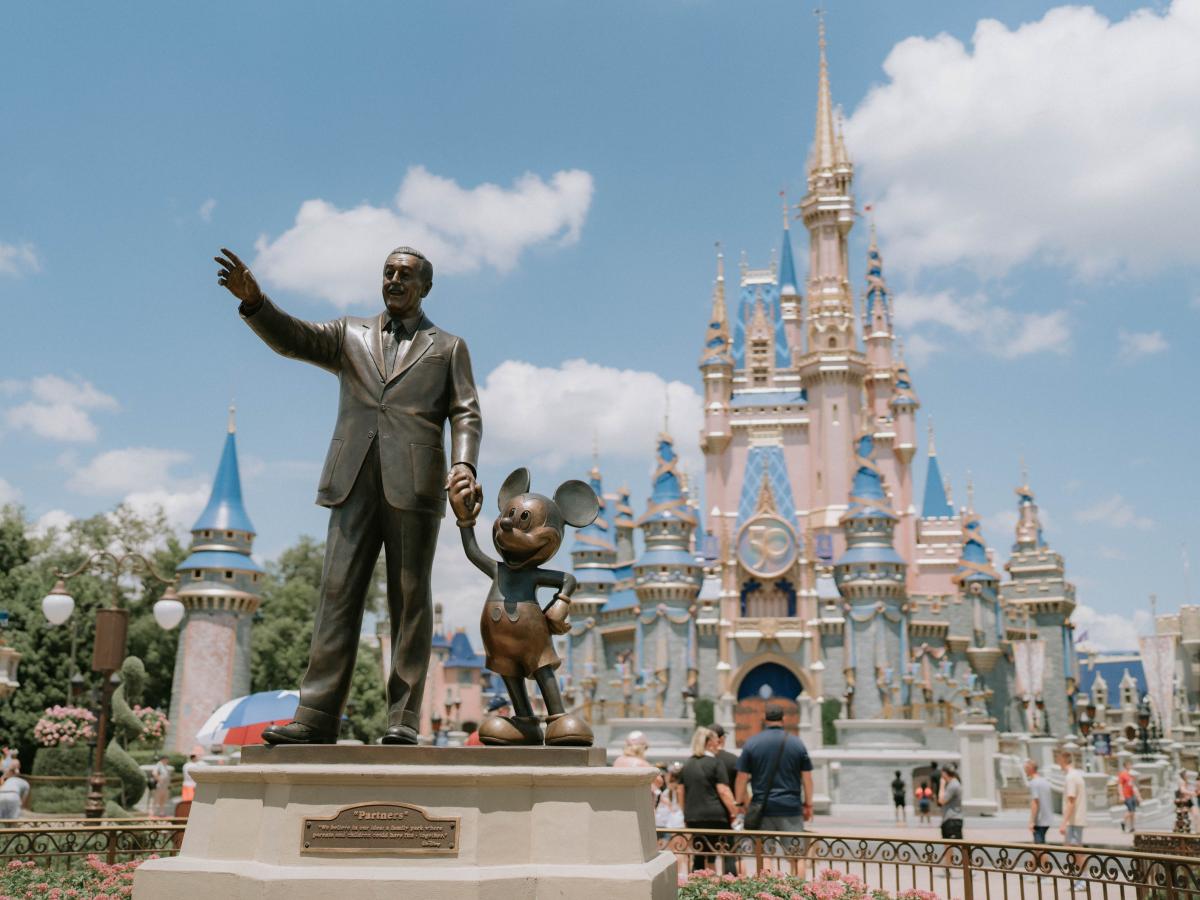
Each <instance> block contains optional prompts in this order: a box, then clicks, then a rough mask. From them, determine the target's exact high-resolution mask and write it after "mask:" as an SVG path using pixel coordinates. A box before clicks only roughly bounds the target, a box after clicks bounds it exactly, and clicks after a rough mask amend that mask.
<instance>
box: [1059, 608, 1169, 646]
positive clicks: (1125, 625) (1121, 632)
mask: <svg viewBox="0 0 1200 900" xmlns="http://www.w3.org/2000/svg"><path fill="white" fill-rule="evenodd" d="M1071 621H1072V622H1074V623H1075V634H1076V636H1077V637H1079V638H1081V640H1080V646H1082V647H1084V648H1091V649H1095V650H1136V649H1137V639H1138V635H1139V634H1147V633H1149V631H1150V626H1151V621H1150V613H1149V611H1148V610H1145V609H1135V610H1134V613H1133V616H1132V617H1130V616H1123V615H1121V614H1120V613H1102V612H1099V611H1098V610H1095V609H1092V607H1090V606H1085V605H1084V604H1082V603H1080V604H1079V605H1077V606H1076V607H1075V612H1074V613H1073V614H1072V616H1071ZM1085 632H1086V635H1085V634H1084V633H1085Z"/></svg>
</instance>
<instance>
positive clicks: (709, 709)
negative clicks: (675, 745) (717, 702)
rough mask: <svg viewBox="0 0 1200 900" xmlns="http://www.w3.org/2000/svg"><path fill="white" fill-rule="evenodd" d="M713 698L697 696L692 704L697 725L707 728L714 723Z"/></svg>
mask: <svg viewBox="0 0 1200 900" xmlns="http://www.w3.org/2000/svg"><path fill="white" fill-rule="evenodd" d="M713 706H714V704H713V700H712V698H711V697H697V698H696V701H695V702H694V703H693V704H692V711H693V712H694V713H695V716H696V727H697V728H707V727H708V726H709V725H711V724H712V723H713Z"/></svg>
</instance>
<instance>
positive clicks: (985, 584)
mask: <svg viewBox="0 0 1200 900" xmlns="http://www.w3.org/2000/svg"><path fill="white" fill-rule="evenodd" d="M974 493H975V492H974V487H973V486H972V484H971V482H970V480H968V481H967V507H966V509H965V510H964V511H963V513H962V521H963V532H962V533H963V538H962V551H961V554H960V556H959V559H958V571H957V572H956V573H955V575H954V583H955V584H956V585H957V586H958V588H959V591H960V594H961V596H962V599H963V600H964V601H965V602H966V603H967V604H969V609H970V615H971V621H970V629H971V641H970V644H969V646H968V647H967V661H968V662H969V663H970V665H971V668H972V670H974V672H975V674H976V675H977V676H978V677H979V678H980V679H982V680H981V681H978V682H976V691H977V692H978V691H984V692H990V696H991V698H992V702H991V703H990V704H989V705H990V708H991V711H992V713H993V714H994V715H996V716H997V718H998V719H1000V720H1001V722H1002V725H1003V727H1005V728H1007V727H1008V725H1007V722H1008V714H1009V710H1008V703H1007V696H1008V687H1009V686H1008V684H1007V683H1006V682H1005V681H1004V680H1003V675H1002V674H1000V675H997V677H995V678H989V676H990V675H991V674H992V672H993V670H994V669H995V668H996V665H997V663H999V662H1000V659H1001V657H1002V656H1003V654H1004V651H1003V649H1002V644H1003V642H1004V641H1005V639H1006V637H1007V634H1006V631H1005V617H1004V613H1003V610H1002V608H1001V604H1000V592H999V589H998V588H999V584H1000V576H999V574H998V573H997V572H996V569H995V567H993V565H992V561H991V556H990V554H989V553H988V549H987V544H986V542H985V541H984V538H983V522H982V521H981V519H980V517H979V515H978V514H977V513H976V512H975V496H974ZM980 696H983V695H980ZM971 699H972V702H973V703H974V701H975V700H976V699H977V698H971Z"/></svg>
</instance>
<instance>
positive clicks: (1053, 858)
mask: <svg viewBox="0 0 1200 900" xmlns="http://www.w3.org/2000/svg"><path fill="white" fill-rule="evenodd" d="M658 846H659V849H660V850H669V851H671V852H673V853H675V854H676V857H677V859H678V861H679V865H680V874H686V873H687V872H688V871H689V870H690V869H694V868H697V867H703V868H705V869H710V870H713V871H716V872H718V873H722V874H724V873H729V872H731V871H732V870H733V869H734V868H736V870H737V871H738V872H739V873H741V874H753V873H759V872H763V871H766V870H773V871H777V872H790V873H792V874H794V875H800V876H805V875H807V876H813V875H815V874H816V871H815V870H816V869H817V867H818V866H819V867H822V868H831V869H834V870H835V871H837V872H839V873H844V874H846V875H852V876H854V877H857V878H861V879H862V880H863V881H865V882H867V883H868V884H870V885H871V886H872V887H874V888H879V889H883V890H887V891H906V890H925V891H931V892H934V893H937V894H939V895H940V896H942V897H955V898H958V897H962V898H964V900H977V898H983V900H991V898H1002V897H1003V898H1009V897H1012V898H1049V897H1053V898H1069V897H1071V896H1072V893H1073V892H1075V891H1088V892H1089V893H1090V896H1093V897H1095V896H1103V897H1105V898H1106V900H1108V898H1113V900H1115V898H1130V900H1200V859H1197V858H1194V857H1187V856H1174V855H1169V854H1160V853H1144V852H1139V851H1136V850H1128V851H1127V850H1106V849H1100V848H1095V847H1067V846H1064V845H1062V844H1023V843H1011V844H1010V843H990V842H982V841H972V840H942V839H935V838H913V839H906V838H897V837H867V836H863V835H843V834H829V833H825V832H800V833H784V834H780V833H777V832H765V831H731V830H710V829H704V830H699V831H698V830H693V829H687V828H684V829H658ZM1092 891H1094V893H1091V892H1092ZM1076 896H1078V894H1076Z"/></svg>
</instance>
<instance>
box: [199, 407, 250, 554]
mask: <svg viewBox="0 0 1200 900" xmlns="http://www.w3.org/2000/svg"><path fill="white" fill-rule="evenodd" d="M233 412H234V409H233V407H232V406H230V407H229V424H228V432H227V433H226V435H225V447H224V448H223V449H222V451H221V461H220V463H218V465H217V475H216V477H215V478H214V479H213V486H212V492H211V493H210V494H209V497H208V505H207V506H205V507H204V511H203V512H202V513H200V517H199V518H198V519H196V524H195V525H193V526H192V531H193V532H197V531H241V532H245V533H247V534H251V535H252V534H254V525H253V524H251V522H250V516H248V515H247V514H246V507H245V505H244V504H243V502H242V479H241V475H240V473H239V471H238V458H237V434H236V433H235V424H234V419H233Z"/></svg>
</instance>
